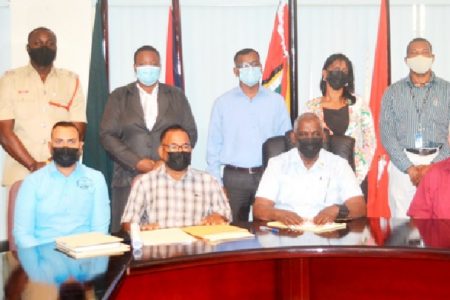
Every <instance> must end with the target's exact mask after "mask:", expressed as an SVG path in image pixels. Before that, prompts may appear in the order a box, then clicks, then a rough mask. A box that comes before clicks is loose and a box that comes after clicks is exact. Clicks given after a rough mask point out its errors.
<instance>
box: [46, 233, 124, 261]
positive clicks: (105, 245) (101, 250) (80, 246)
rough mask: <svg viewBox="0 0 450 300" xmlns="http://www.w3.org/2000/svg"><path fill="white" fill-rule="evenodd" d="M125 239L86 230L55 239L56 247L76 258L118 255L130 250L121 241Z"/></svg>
mask: <svg viewBox="0 0 450 300" xmlns="http://www.w3.org/2000/svg"><path fill="white" fill-rule="evenodd" d="M122 240H123V239H121V238H118V237H115V236H112V235H108V234H103V233H100V232H86V233H80V234H75V235H70V236H64V237H59V238H57V239H56V240H55V242H56V249H58V250H60V251H61V252H64V253H66V254H67V255H69V256H72V257H74V258H84V257H93V256H102V255H117V254H122V253H124V252H126V251H129V250H130V246H128V245H126V244H124V243H121V241H122Z"/></svg>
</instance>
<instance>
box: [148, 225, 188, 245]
mask: <svg viewBox="0 0 450 300" xmlns="http://www.w3.org/2000/svg"><path fill="white" fill-rule="evenodd" d="M140 234H141V240H142V242H143V244H144V246H157V245H170V244H189V243H192V242H195V241H196V239H195V238H194V237H192V236H190V235H189V234H187V233H186V232H184V231H183V230H181V229H180V228H165V229H155V230H147V231H141V232H140Z"/></svg>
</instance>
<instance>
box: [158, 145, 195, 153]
mask: <svg viewBox="0 0 450 300" xmlns="http://www.w3.org/2000/svg"><path fill="white" fill-rule="evenodd" d="M162 146H163V147H166V149H167V151H169V152H178V151H191V150H192V146H191V144H188V143H186V144H183V145H178V144H168V145H167V144H162Z"/></svg>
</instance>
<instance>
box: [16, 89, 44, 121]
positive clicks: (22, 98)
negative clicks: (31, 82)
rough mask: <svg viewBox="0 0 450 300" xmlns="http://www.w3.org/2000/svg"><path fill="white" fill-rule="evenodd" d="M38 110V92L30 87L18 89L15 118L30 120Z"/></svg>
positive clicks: (17, 119)
mask: <svg viewBox="0 0 450 300" xmlns="http://www.w3.org/2000/svg"><path fill="white" fill-rule="evenodd" d="M38 111H39V110H38V100H37V97H36V94H35V93H34V92H33V91H31V90H28V89H21V90H18V91H17V95H16V99H15V100H14V116H15V120H16V121H19V122H20V121H29V120H30V118H32V117H33V115H36V113H37V112H38Z"/></svg>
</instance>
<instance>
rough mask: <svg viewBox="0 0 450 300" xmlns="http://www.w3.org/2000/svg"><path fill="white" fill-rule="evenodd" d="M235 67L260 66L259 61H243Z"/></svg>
mask: <svg viewBox="0 0 450 300" xmlns="http://www.w3.org/2000/svg"><path fill="white" fill-rule="evenodd" d="M236 67H237V68H238V69H240V68H248V67H261V63H260V62H259V61H251V62H244V63H242V64H239V65H236Z"/></svg>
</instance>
